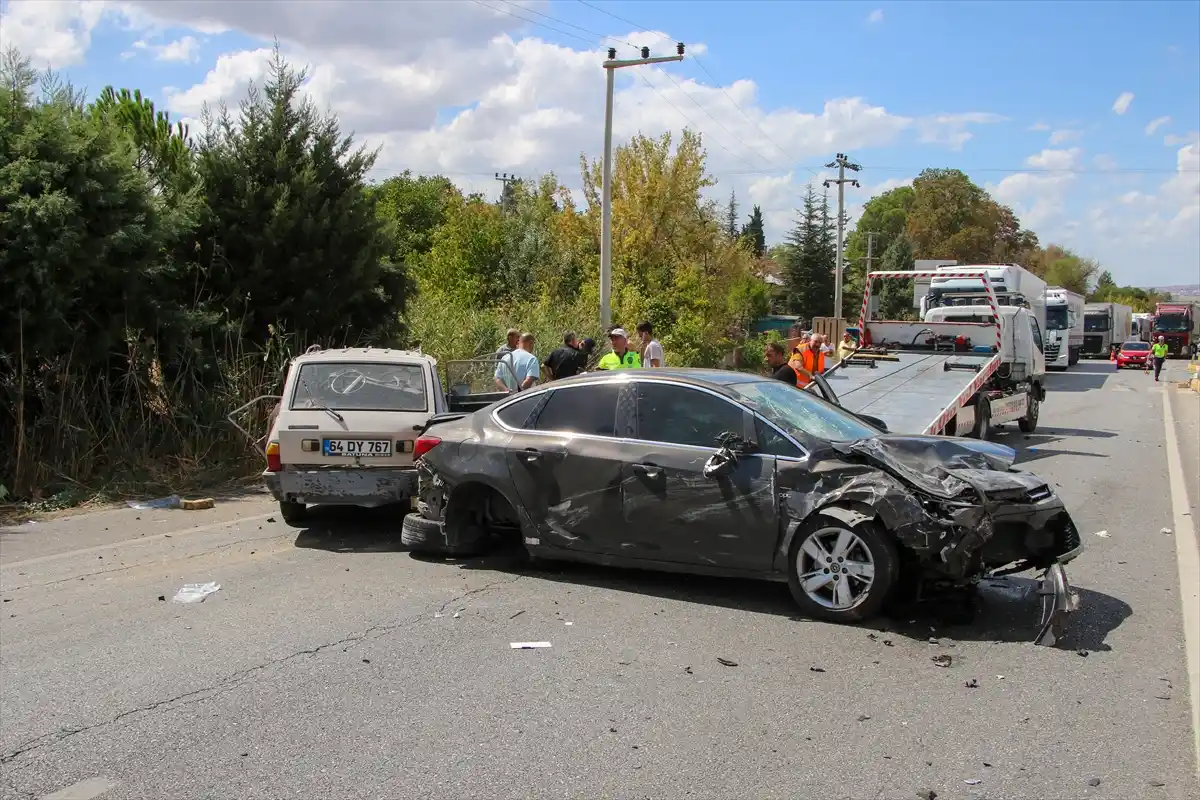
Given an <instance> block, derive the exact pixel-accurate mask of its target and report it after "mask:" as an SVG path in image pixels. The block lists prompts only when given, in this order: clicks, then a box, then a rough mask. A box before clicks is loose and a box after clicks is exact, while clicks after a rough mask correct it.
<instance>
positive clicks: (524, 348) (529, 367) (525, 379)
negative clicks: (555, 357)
mask: <svg viewBox="0 0 1200 800" xmlns="http://www.w3.org/2000/svg"><path fill="white" fill-rule="evenodd" d="M540 373H541V367H540V365H539V364H538V359H537V356H535V355H534V354H533V334H532V333H522V334H520V335H519V337H518V346H517V349H516V350H513V351H512V352H511V353H508V354H506V355H502V356H500V359H499V363H497V364H496V375H495V378H496V386H498V387H499V388H500V390H501V391H505V392H519V391H521V390H522V389H528V388H530V387H531V386H534V385H536V384H537V381H538V375H539V374H540Z"/></svg>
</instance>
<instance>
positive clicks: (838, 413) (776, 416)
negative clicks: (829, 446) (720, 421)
mask: <svg viewBox="0 0 1200 800" xmlns="http://www.w3.org/2000/svg"><path fill="white" fill-rule="evenodd" d="M729 388H730V390H731V391H732V392H733V393H734V394H736V395H737V396H738V398H739V399H740V400H742V402H744V403H745V404H746V405H748V406H749V407H750V408H751V409H753V410H754V411H756V412H758V413H759V414H762V415H763V416H764V417H765V418H767V419H768V420H770V421H771V422H773V423H774V424H776V425H778V426H779V427H780V428H781V429H783V430H784V431H786V432H787V433H788V434H790V435H791V436H793V437H795V438H798V439H801V440H803V438H804V437H805V436H812V437H813V438H816V439H823V440H825V441H827V442H849V441H854V440H856V439H866V438H868V437H870V436H878V435H879V431H877V430H875V429H874V428H871V427H869V426H868V425H866V424H864V423H863V422H860V421H859V420H858V418H857V417H854V416H853V415H851V414H848V413H846V412H845V411H843V410H842V409H840V408H838V407H837V406H835V405H833V404H832V403H827V402H825V401H824V400H821V399H820V398H817V397H814V396H813V395H812V394H810V393H809V392H805V391H800V390H798V389H796V387H794V386H788V385H787V384H786V383H783V382H782V381H771V380H762V381H754V382H750V383H737V384H734V385H732V386H730V387H729Z"/></svg>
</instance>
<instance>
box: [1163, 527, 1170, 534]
mask: <svg viewBox="0 0 1200 800" xmlns="http://www.w3.org/2000/svg"><path fill="white" fill-rule="evenodd" d="M1162 532H1163V533H1167V534H1169V533H1170V532H1171V529H1170V528H1163V529H1162Z"/></svg>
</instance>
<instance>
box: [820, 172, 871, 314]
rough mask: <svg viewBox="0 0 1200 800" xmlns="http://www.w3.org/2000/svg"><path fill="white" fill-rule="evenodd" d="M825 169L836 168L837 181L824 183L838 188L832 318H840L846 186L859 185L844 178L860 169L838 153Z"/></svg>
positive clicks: (827, 186)
mask: <svg viewBox="0 0 1200 800" xmlns="http://www.w3.org/2000/svg"><path fill="white" fill-rule="evenodd" d="M825 167H826V168H827V169H833V168H834V167H837V171H838V176H837V180H827V181H825V188H827V189H828V188H829V184H831V183H836V184H837V187H838V220H837V266H836V267H835V268H834V272H833V316H834V317H835V318H836V317H840V316H842V238H843V236H842V233H843V228H844V227H845V225H846V184H847V183H848V184H850V185H851V186H858V185H859V183H858V181H857V180H855V179H854V178H847V177H846V170H850V171H851V172H858V171H859V170H860V169H862V167H860V166H859V165H858V164H855V163H854V162H852V161H851V160H850V159H848V158H846V154H845V153H838V154H837V157H836V158H834V159H833V161H830V162H829V163H828V164H826V165H825Z"/></svg>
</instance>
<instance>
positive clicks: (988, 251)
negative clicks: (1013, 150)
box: [905, 169, 1036, 264]
mask: <svg viewBox="0 0 1200 800" xmlns="http://www.w3.org/2000/svg"><path fill="white" fill-rule="evenodd" d="M913 191H914V193H915V197H914V200H913V205H912V208H911V209H909V213H908V220H907V224H906V226H905V233H906V234H907V236H908V239H909V241H910V242H911V243H912V246H913V250H914V252H915V253H916V255H917V257H919V258H944V259H955V260H957V261H958V262H959V263H960V264H987V263H995V262H996V261H998V260H1000V259H1002V258H1006V257H1013V256H1014V255H1016V254H1017V253H1019V252H1022V248H1025V247H1028V246H1029V244H1030V239H1029V237H1028V236H1027V235H1023V234H1022V231H1021V230H1020V224H1019V222H1018V220H1017V219H1016V217H1015V216H1014V215H1013V214H1012V210H1011V209H1008V208H1006V207H1004V206H1000V205H998V204H997V203H996V202H995V201H994V200H992V199H991V197H989V196H988V194H987V192H985V191H984V190H983V189H981V188H980V187H978V186H976V185H975V184H974V183H972V182H971V179H970V178H968V177H967V176H966V174H965V173H963V172H962V171H960V170H957V169H926V170H924V171H922V172H921V174H920V175H919V176H917V178H916V179H915V180H914V181H913ZM1034 242H1036V240H1034Z"/></svg>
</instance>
